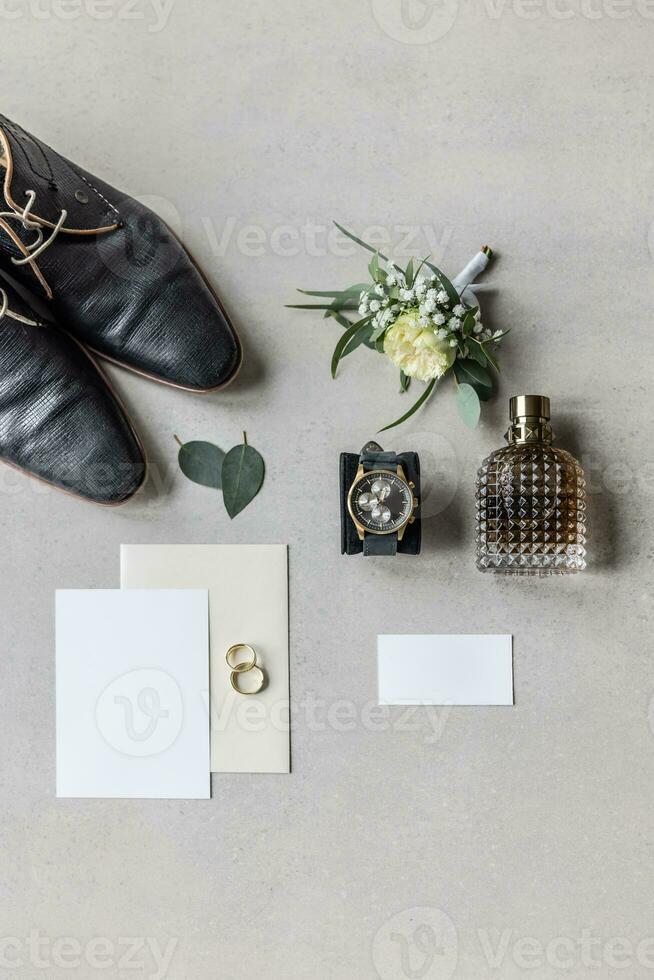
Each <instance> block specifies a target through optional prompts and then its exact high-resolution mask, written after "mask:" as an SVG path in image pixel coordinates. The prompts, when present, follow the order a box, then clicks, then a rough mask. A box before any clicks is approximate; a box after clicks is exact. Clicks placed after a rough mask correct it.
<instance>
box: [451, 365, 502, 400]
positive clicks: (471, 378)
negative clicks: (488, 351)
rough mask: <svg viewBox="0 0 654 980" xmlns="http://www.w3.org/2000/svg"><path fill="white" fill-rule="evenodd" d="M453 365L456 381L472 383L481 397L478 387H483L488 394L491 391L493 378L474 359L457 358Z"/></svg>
mask: <svg viewBox="0 0 654 980" xmlns="http://www.w3.org/2000/svg"><path fill="white" fill-rule="evenodd" d="M454 367H455V368H456V371H455V374H456V378H457V381H464V382H465V383H466V384H469V385H472V386H473V388H475V389H476V391H477V394H478V395H479V396H480V397H482V396H481V392H480V391H479V389H480V388H485V389H486V390H487V391H488V393H489V395H490V394H491V393H492V391H493V379H492V378H491V376H490V374H489V373H488V371H487V370H486V369H485V368H483V367H482V366H481V364H479V363H478V362H477V361H476V360H473V359H472V358H471V357H464V358H459V359H457V360H456V361H455V362H454Z"/></svg>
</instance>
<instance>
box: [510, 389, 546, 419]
mask: <svg viewBox="0 0 654 980" xmlns="http://www.w3.org/2000/svg"><path fill="white" fill-rule="evenodd" d="M509 415H510V417H511V419H518V418H531V419H549V417H550V400H549V398H548V397H547V395H514V396H513V398H511V399H509Z"/></svg>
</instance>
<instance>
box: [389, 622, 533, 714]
mask: <svg viewBox="0 0 654 980" xmlns="http://www.w3.org/2000/svg"><path fill="white" fill-rule="evenodd" d="M377 666H378V677H379V703H380V704H443V705H475V704H513V656H512V638H511V635H510V634H497V635H496V634H486V635H473V634H469V635H463V634H462V635H457V634H452V635H449V634H440V635H439V634H433V635H416V636H378V637H377Z"/></svg>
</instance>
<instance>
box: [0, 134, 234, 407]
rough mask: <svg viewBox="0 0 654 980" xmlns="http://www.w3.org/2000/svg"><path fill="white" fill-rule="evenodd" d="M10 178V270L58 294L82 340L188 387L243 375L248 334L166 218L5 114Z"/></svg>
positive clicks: (5, 237) (5, 222)
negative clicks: (241, 334) (243, 338)
mask: <svg viewBox="0 0 654 980" xmlns="http://www.w3.org/2000/svg"><path fill="white" fill-rule="evenodd" d="M0 181H2V184H3V190H2V192H1V193H0V266H2V268H3V269H4V270H5V272H7V273H8V274H9V275H11V276H14V277H19V278H20V281H22V282H23V283H24V284H25V285H26V286H27V287H28V288H29V289H31V290H33V291H35V292H36V293H37V294H39V293H40V294H41V295H44V296H45V297H47V298H48V299H50V300H51V301H52V305H53V308H54V312H55V315H56V317H57V319H59V320H60V321H61V322H64V323H66V325H67V329H69V330H70V331H71V332H72V333H73V334H74V336H75V337H76V338H77V339H78V340H80V341H82V343H84V344H85V345H86V346H87V347H89V348H90V349H91V350H93V351H94V352H96V353H97V354H100V355H101V356H102V357H106V358H108V359H109V360H112V361H115V362H116V363H118V364H122V365H123V366H124V367H128V368H130V369H131V370H133V371H136V372H138V373H139V374H143V375H146V376H147V377H150V378H153V379H154V380H156V381H161V382H164V383H166V384H171V385H174V386H176V387H179V388H186V389H190V390H192V391H210V390H214V389H217V388H222V387H224V386H225V385H226V384H228V383H229V382H230V381H231V380H232V379H233V378H234V377H235V375H236V373H237V371H238V368H239V367H240V363H241V346H240V343H239V340H238V337H237V335H236V332H235V330H234V328H233V327H232V325H231V323H230V321H229V318H228V317H227V314H226V313H225V311H224V309H223V307H222V305H221V303H220V300H219V299H218V297H217V296H216V295H215V293H214V292H213V290H212V289H211V287H210V286H209V284H208V283H207V281H206V279H205V278H204V276H203V275H202V273H201V272H200V270H199V269H198V268H197V266H196V265H195V263H194V261H193V260H192V259H191V257H190V256H189V254H188V252H187V251H186V249H185V248H184V246H183V245H182V243H181V242H180V241H179V239H178V238H177V237H176V235H175V234H174V232H173V231H171V229H170V228H169V227H168V225H166V224H165V222H164V221H162V219H161V218H159V217H158V216H157V215H156V214H154V213H153V212H152V211H150V210H149V209H148V208H146V207H144V206H143V205H142V204H139V202H138V201H135V200H134V199H133V198H131V197H128V196H127V195H125V194H123V193H121V192H120V191H117V190H116V189H115V188H113V187H110V186H109V185H108V184H105V183H104V182H103V181H101V180H99V179H98V178H97V177H94V176H93V175H92V174H89V173H87V172H86V171H84V170H82V169H81V167H78V166H77V164H74V163H71V162H70V161H69V160H66V159H64V157H62V156H60V155H59V154H58V153H56V152H55V151H54V150H52V149H51V148H50V147H49V146H46V144H45V143H42V142H41V141H40V140H38V139H36V138H35V137H34V136H30V134H29V133H26V132H25V130H23V129H21V128H20V126H17V125H16V123H13V122H11V121H10V120H9V119H7V118H5V117H4V116H2V115H0ZM3 198H4V204H3Z"/></svg>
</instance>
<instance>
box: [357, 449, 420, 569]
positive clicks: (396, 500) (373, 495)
mask: <svg viewBox="0 0 654 980" xmlns="http://www.w3.org/2000/svg"><path fill="white" fill-rule="evenodd" d="M414 490H415V484H414V483H413V482H412V481H411V480H408V479H407V477H406V474H405V472H404V468H403V466H402V462H401V461H400V459H399V458H398V456H397V454H396V453H385V452H384V450H383V449H382V447H381V446H379V445H378V444H377V443H376V442H367V443H366V445H365V446H364V447H363V449H362V450H361V455H360V456H359V466H358V468H357V472H356V476H355V477H354V481H353V483H352V486H351V487H350V490H349V493H348V495H347V509H348V512H349V514H350V517H351V518H352V521H353V522H354V526H355V528H356V531H357V534H358V536H359V540H360V541H363V553H364V555H394V554H395V553H396V552H397V543H398V541H401V540H402V536H403V534H404V531H405V529H406V527H407V525H408V524H412V523H413V521H414V520H415V516H414V511H415V509H416V507H417V506H418V498H417V497H415V496H414Z"/></svg>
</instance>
